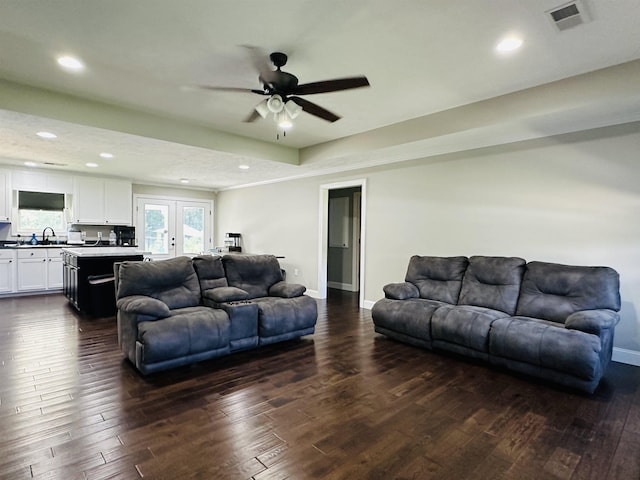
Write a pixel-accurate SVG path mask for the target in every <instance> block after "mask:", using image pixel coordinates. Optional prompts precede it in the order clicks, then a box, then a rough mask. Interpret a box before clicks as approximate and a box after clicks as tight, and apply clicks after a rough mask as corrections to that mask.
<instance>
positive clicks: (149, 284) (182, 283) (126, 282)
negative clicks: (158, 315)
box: [117, 257, 200, 310]
mask: <svg viewBox="0 0 640 480" xmlns="http://www.w3.org/2000/svg"><path fill="white" fill-rule="evenodd" d="M118 279H119V281H118V292H117V298H118V299H120V298H123V297H128V296H131V295H146V296H148V297H153V298H156V299H158V300H160V301H162V302H164V303H165V304H166V305H167V306H168V307H169V308H170V309H172V310H173V309H175V308H183V307H194V306H196V305H198V304H199V303H200V284H199V283H198V277H197V275H196V271H195V270H194V269H193V264H192V263H191V259H190V258H189V257H176V258H170V259H168V260H158V261H155V262H122V264H120V268H119V269H118Z"/></svg>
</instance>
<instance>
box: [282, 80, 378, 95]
mask: <svg viewBox="0 0 640 480" xmlns="http://www.w3.org/2000/svg"><path fill="white" fill-rule="evenodd" d="M368 86H369V80H367V77H364V76H363V77H349V78H336V79H334V80H324V81H321V82H312V83H304V84H302V85H298V86H297V87H294V88H293V89H291V92H290V93H291V94H293V95H309V94H312V93H328V92H337V91H340V90H350V89H352V88H362V87H368Z"/></svg>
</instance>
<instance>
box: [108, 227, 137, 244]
mask: <svg viewBox="0 0 640 480" xmlns="http://www.w3.org/2000/svg"><path fill="white" fill-rule="evenodd" d="M113 231H114V233H115V234H116V238H117V240H116V245H118V246H120V247H133V246H135V245H136V227H128V226H123V225H116V226H115V227H113Z"/></svg>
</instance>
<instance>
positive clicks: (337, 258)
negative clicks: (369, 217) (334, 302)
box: [318, 180, 366, 307]
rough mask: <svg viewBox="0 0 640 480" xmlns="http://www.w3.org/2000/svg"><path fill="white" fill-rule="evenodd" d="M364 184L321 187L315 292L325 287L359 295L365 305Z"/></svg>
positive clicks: (355, 181)
mask: <svg viewBox="0 0 640 480" xmlns="http://www.w3.org/2000/svg"><path fill="white" fill-rule="evenodd" d="M365 216H366V182H365V180H353V181H349V182H341V183H335V184H328V185H322V186H321V187H320V239H319V248H320V250H319V265H318V293H319V295H320V297H321V298H326V297H327V288H335V289H339V290H342V291H344V292H358V300H359V301H358V304H359V306H360V307H363V306H364V251H365V249H364V245H365V236H364V234H365V228H364V225H365Z"/></svg>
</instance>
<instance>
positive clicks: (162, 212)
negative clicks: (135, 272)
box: [136, 199, 175, 260]
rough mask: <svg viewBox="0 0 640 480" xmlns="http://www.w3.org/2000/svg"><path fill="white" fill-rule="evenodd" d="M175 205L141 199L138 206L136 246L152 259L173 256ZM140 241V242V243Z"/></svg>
mask: <svg viewBox="0 0 640 480" xmlns="http://www.w3.org/2000/svg"><path fill="white" fill-rule="evenodd" d="M174 218H175V204H174V202H165V201H162V200H153V201H147V200H145V199H142V200H141V201H140V204H139V205H138V223H137V227H138V228H137V229H136V233H137V235H138V238H139V241H138V245H140V246H141V247H143V248H144V251H145V252H151V255H150V257H151V258H153V259H158V260H159V259H163V258H171V257H173V256H175V226H174V223H175V220H174ZM140 240H142V241H140Z"/></svg>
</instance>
